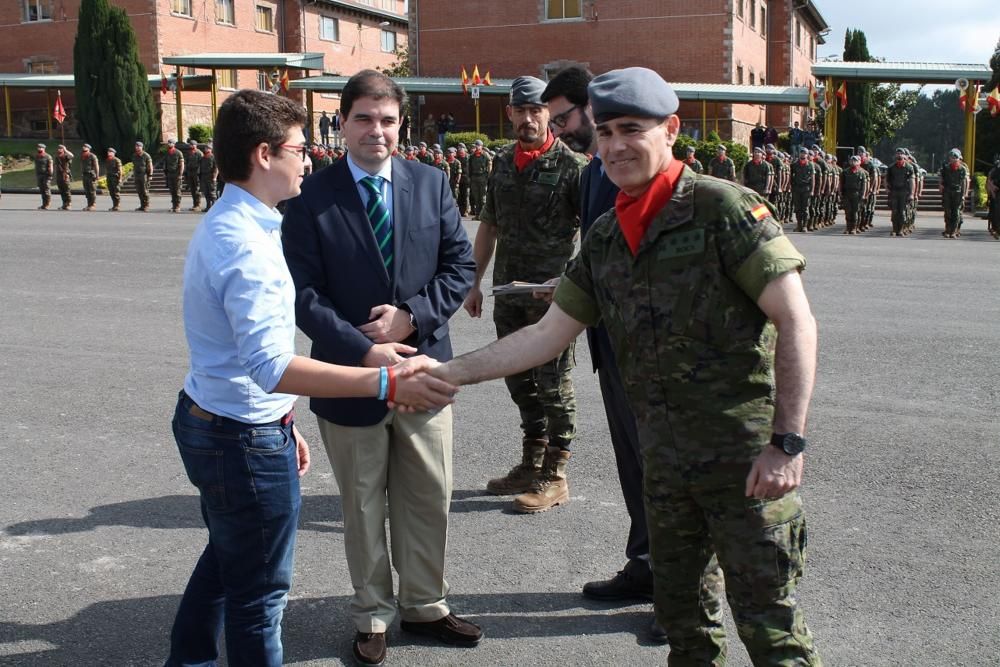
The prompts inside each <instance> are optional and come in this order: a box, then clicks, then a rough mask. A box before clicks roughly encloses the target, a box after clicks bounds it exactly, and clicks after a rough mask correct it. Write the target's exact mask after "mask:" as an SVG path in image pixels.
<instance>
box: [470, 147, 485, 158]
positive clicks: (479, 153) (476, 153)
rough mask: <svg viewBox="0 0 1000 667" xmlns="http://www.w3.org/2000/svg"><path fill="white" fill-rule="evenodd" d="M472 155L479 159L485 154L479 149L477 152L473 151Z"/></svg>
mask: <svg viewBox="0 0 1000 667" xmlns="http://www.w3.org/2000/svg"><path fill="white" fill-rule="evenodd" d="M472 154H473V155H475V156H476V157H479V156H480V155H482V154H483V152H482V151H481V150H478V149H477V150H475V151H473V152H472Z"/></svg>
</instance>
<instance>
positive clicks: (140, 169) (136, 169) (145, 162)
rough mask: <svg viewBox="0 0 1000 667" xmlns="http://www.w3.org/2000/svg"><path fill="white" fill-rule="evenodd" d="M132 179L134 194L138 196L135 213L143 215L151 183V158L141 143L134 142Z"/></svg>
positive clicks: (146, 206)
mask: <svg viewBox="0 0 1000 667" xmlns="http://www.w3.org/2000/svg"><path fill="white" fill-rule="evenodd" d="M132 177H133V179H134V182H135V192H136V194H137V195H139V206H138V207H137V208H136V209H135V210H136V211H139V212H142V213H145V212H146V211H148V210H149V187H150V185H151V184H152V182H153V157H152V156H151V155H150V154H149V153H147V152H146V147H145V146H144V145H143V143H142V142H141V141H137V142H135V154H134V155H133V156H132Z"/></svg>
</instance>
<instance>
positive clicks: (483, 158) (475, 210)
mask: <svg viewBox="0 0 1000 667" xmlns="http://www.w3.org/2000/svg"><path fill="white" fill-rule="evenodd" d="M492 168H493V158H492V157H491V156H490V154H489V153H487V152H486V150H485V146H484V145H483V141H482V139H476V140H475V142H473V144H472V154H471V155H469V211H470V212H471V213H472V217H473V219H474V220H478V219H479V211H480V210H481V209H482V208H483V202H484V201H485V200H486V185H487V177H489V175H490V170H491V169H492Z"/></svg>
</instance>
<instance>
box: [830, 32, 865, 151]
mask: <svg viewBox="0 0 1000 667" xmlns="http://www.w3.org/2000/svg"><path fill="white" fill-rule="evenodd" d="M872 61H874V58H872V56H871V54H870V53H869V52H868V38H867V37H865V33H864V32H862V31H861V30H850V29H849V30H848V31H847V33H846V35H845V37H844V62H863V63H867V62H872ZM873 85H874V84H871V83H848V84H847V108H846V109H845V110H844V111H842V112H840V113H839V114H838V116H837V137H838V143H840V144H842V145H844V146H862V145H863V146H871V145H872V143H873V142H874V141H875V132H874V130H873V125H872V116H871V111H872V86H873ZM834 103H835V104H840V101H839V100H835V102H834Z"/></svg>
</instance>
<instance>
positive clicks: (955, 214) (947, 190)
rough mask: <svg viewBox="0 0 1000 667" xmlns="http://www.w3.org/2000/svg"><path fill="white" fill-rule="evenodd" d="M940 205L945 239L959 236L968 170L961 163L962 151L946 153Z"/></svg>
mask: <svg viewBox="0 0 1000 667" xmlns="http://www.w3.org/2000/svg"><path fill="white" fill-rule="evenodd" d="M940 178H941V180H940V185H939V186H938V188H939V190H940V191H941V205H942V207H943V208H944V232H943V233H942V235H943V236H944V237H945V238H947V239H954V238H957V237H959V236H961V231H960V228H961V226H962V206H963V205H964V203H965V197H966V196H967V195H968V194H969V169H968V167H966V166H965V163H964V162H962V151H960V150H958V149H957V148H952V149H951V150H950V151H948V162H947V164H945V165H944V166H942V167H941V172H940Z"/></svg>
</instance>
